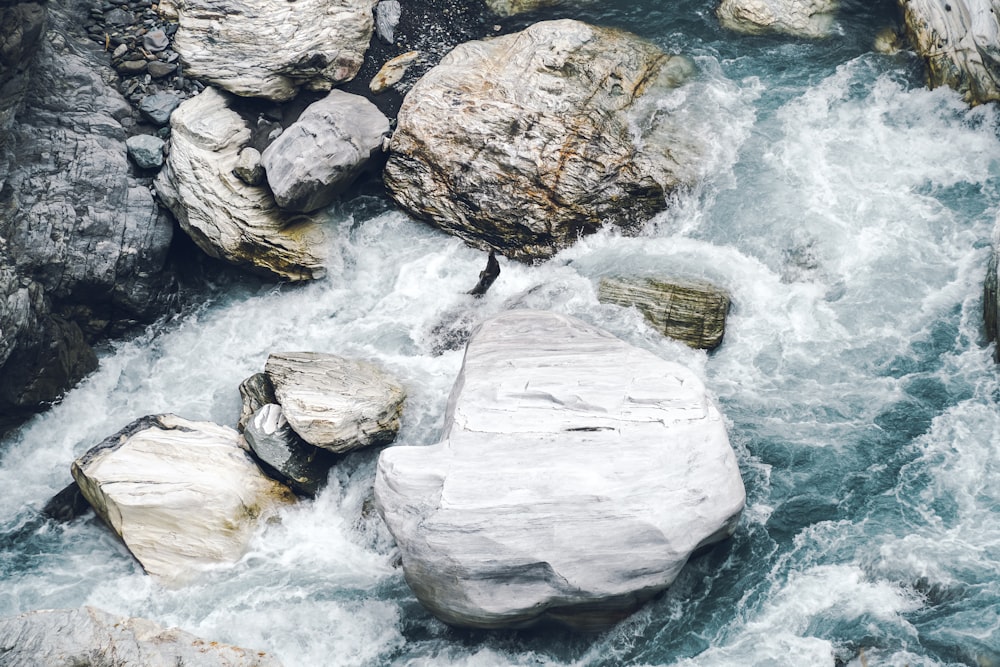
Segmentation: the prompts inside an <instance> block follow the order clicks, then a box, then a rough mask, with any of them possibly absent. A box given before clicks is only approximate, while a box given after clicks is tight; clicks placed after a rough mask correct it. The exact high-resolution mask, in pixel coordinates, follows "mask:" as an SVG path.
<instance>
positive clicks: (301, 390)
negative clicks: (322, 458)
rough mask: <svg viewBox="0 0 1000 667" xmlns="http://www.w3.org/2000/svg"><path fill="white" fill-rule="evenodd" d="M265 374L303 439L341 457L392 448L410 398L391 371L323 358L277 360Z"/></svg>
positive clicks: (283, 355) (292, 355)
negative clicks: (375, 447) (375, 448)
mask: <svg viewBox="0 0 1000 667" xmlns="http://www.w3.org/2000/svg"><path fill="white" fill-rule="evenodd" d="M264 372H265V373H266V374H267V377H268V378H269V379H270V380H271V384H272V385H273V386H274V395H275V396H277V398H278V403H279V404H280V405H281V410H282V412H283V414H284V416H285V419H287V420H288V423H289V424H290V425H291V427H292V429H293V430H294V431H295V432H296V433H298V434H299V436H300V437H301V438H302V439H303V440H305V441H306V442H308V443H309V444H311V445H315V446H316V447H322V448H323V449H328V450H330V451H331V452H335V453H338V454H339V453H344V452H349V451H352V450H355V449H360V448H361V447H368V446H369V445H377V444H386V443H389V442H392V440H393V439H394V438H395V437H396V432H397V431H399V425H400V414H401V413H402V410H403V401H404V399H405V398H406V392H405V391H404V390H403V387H402V385H401V384H399V382H397V381H396V380H395V379H393V378H392V377H390V376H389V375H388V374H387V373H386V372H385V371H383V370H381V369H379V368H377V367H376V366H374V365H372V364H370V363H368V362H366V361H361V360H358V359H345V358H344V357H339V356H337V355H334V354H322V353H319V352H280V353H274V354H271V355H270V356H269V357H268V359H267V363H266V364H265V366H264Z"/></svg>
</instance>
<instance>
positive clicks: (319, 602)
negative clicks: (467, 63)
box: [0, 0, 1000, 667]
mask: <svg viewBox="0 0 1000 667" xmlns="http://www.w3.org/2000/svg"><path fill="white" fill-rule="evenodd" d="M620 4H621V5H622V6H621V7H617V5H615V6H611V7H609V6H608V5H607V4H603V5H602V6H601V8H600V9H599V10H597V9H594V10H589V12H588V13H585V15H584V18H586V19H588V20H591V21H594V22H600V23H606V24H613V25H619V26H623V27H626V28H628V29H630V30H633V31H635V32H637V33H639V34H641V35H642V36H644V37H646V38H649V39H651V40H654V41H656V42H657V43H659V44H661V45H662V46H664V47H665V48H667V49H669V50H673V51H680V52H684V53H688V54H690V55H692V56H693V57H694V59H695V61H696V62H697V64H698V69H699V75H698V79H697V80H696V81H695V82H693V83H692V84H691V85H690V86H689V88H688V90H687V93H686V94H687V96H688V98H687V100H686V105H687V106H685V107H684V108H683V109H681V108H677V109H668V110H667V112H668V113H671V114H674V115H673V116H672V118H673V121H674V123H675V124H677V125H678V126H680V127H683V128H685V129H686V130H687V132H688V133H689V135H690V136H691V137H693V140H694V141H697V142H700V143H702V144H703V145H704V146H705V147H706V148H707V149H708V156H709V157H708V160H707V162H706V164H705V165H704V167H703V178H702V181H701V185H700V186H699V187H698V188H697V189H696V190H695V191H693V192H690V193H685V194H684V195H681V196H679V197H678V198H677V201H676V202H674V206H673V207H672V208H671V210H670V211H669V212H667V213H665V214H662V215H661V216H659V217H658V218H657V219H655V220H653V221H651V223H650V224H649V226H648V228H647V229H646V230H645V233H644V234H642V235H641V236H639V237H636V238H624V237H621V236H618V235H615V234H612V233H601V234H598V235H596V236H594V237H590V238H587V239H585V240H584V241H583V242H581V243H580V244H579V245H577V246H576V247H574V248H572V249H570V250H567V251H565V252H563V253H561V254H560V255H558V256H557V257H556V258H555V259H553V260H551V261H549V262H547V263H545V264H543V265H541V266H536V267H527V266H523V265H518V264H512V263H509V262H503V263H502V271H503V272H502V274H501V276H500V279H499V280H498V281H497V283H496V284H495V285H494V286H493V288H492V290H491V291H490V292H489V293H488V295H487V296H486V297H485V298H483V299H481V300H474V299H472V297H469V296H467V295H465V294H464V292H465V291H466V290H468V289H469V288H471V287H472V285H473V284H474V283H475V279H476V276H477V273H478V271H479V270H480V269H481V268H482V265H483V264H484V261H485V260H484V255H483V254H482V253H480V252H477V251H474V250H471V249H469V248H467V247H465V246H463V245H462V244H461V243H460V242H458V241H456V240H455V239H453V238H450V237H447V236H445V235H443V234H440V233H438V232H436V231H434V230H432V229H430V228H428V227H427V226H424V225H421V224H418V223H415V222H413V221H411V220H409V219H407V218H406V217H405V216H404V215H402V214H400V213H398V212H394V211H392V210H390V209H389V208H388V207H386V206H383V205H381V204H380V203H379V202H377V201H371V200H360V199H359V200H355V201H354V202H352V203H350V204H347V205H341V206H338V207H334V208H333V209H331V211H330V216H331V224H332V227H333V229H334V230H335V239H334V242H333V247H332V256H333V258H334V259H333V261H332V267H331V270H330V276H329V278H327V279H325V280H323V281H320V282H317V283H314V284H310V285H307V286H303V287H291V286H271V285H267V286H265V287H263V288H260V287H258V285H256V284H255V283H252V282H249V281H247V282H240V281H236V282H235V283H233V282H231V283H227V284H226V285H224V286H220V287H218V288H217V289H215V290H212V291H211V293H210V295H209V297H208V298H206V299H205V302H204V303H202V304H200V305H198V306H197V307H191V308H189V309H188V310H186V311H185V312H184V313H183V314H182V315H179V316H177V317H175V318H173V319H171V320H169V321H166V322H163V323H161V324H160V325H158V326H156V327H152V328H150V329H149V330H148V331H147V332H145V333H144V334H143V335H141V336H139V337H137V338H135V339H133V340H129V341H125V342H121V343H118V344H115V345H113V346H111V347H109V348H108V349H107V350H106V351H105V353H104V354H103V355H102V359H101V366H100V369H99V370H98V371H96V372H95V373H94V374H93V375H91V376H90V377H88V378H87V379H86V380H85V381H84V382H83V383H81V384H80V386H79V387H77V388H76V389H74V390H72V391H71V392H69V393H68V394H67V396H66V397H65V399H64V400H63V401H62V402H61V403H60V404H58V405H56V406H54V407H53V408H52V409H51V410H50V411H49V412H47V413H45V414H43V415H41V416H39V417H37V418H36V419H34V420H32V421H31V422H29V423H28V424H27V425H25V426H24V427H23V428H22V429H20V430H19V431H17V432H15V433H13V434H12V435H11V436H9V437H8V438H7V440H6V441H5V442H3V443H0V452H2V453H0V457H2V458H0V488H3V489H4V493H3V494H2V495H0V576H2V582H3V583H2V586H0V615H11V614H16V613H19V612H22V611H27V610H32V609H39V608H54V607H75V606H79V605H82V604H91V605H95V606H98V607H101V608H104V609H107V610H109V611H112V612H115V613H120V614H126V615H134V616H145V617H148V618H152V619H155V620H157V621H159V622H161V623H164V624H168V625H177V626H180V627H182V628H184V629H186V630H189V631H191V632H194V633H197V634H200V635H202V636H204V637H207V638H210V639H215V640H220V641H227V642H231V643H236V644H239V645H243V646H249V647H253V648H260V649H265V650H268V651H271V652H272V653H274V654H275V655H276V656H278V657H279V658H280V659H281V660H282V661H283V662H284V663H285V664H286V665H289V666H291V665H305V666H310V665H388V664H393V665H468V666H470V667H487V666H493V665H580V666H584V665H586V666H591V665H593V666H597V665H619V664H630V665H705V666H709V665H740V666H743V665H832V664H834V663H835V662H850V663H851V664H852V665H864V664H867V665H898V666H900V667H902V666H903V665H910V666H913V667H915V666H919V665H950V664H968V665H1000V521H998V519H1000V463H998V454H1000V410H998V407H997V400H998V395H1000V386H998V382H997V368H996V366H995V365H994V363H993V361H992V359H991V354H992V348H990V347H985V346H984V343H983V340H982V326H981V321H982V316H981V312H982V297H981V292H982V279H983V275H984V271H985V266H986V261H987V255H988V246H989V243H990V239H991V234H992V231H993V227H994V222H995V219H996V217H997V213H998V210H1000V140H998V130H1000V116H998V112H997V109H996V108H995V107H994V106H989V107H980V108H976V109H972V110H969V109H967V108H966V107H965V106H964V105H963V104H962V103H961V101H960V99H959V98H958V96H957V95H956V94H955V93H953V92H951V91H948V90H935V91H930V90H927V89H925V88H924V87H923V85H922V78H921V70H920V63H919V61H918V60H917V59H916V58H915V57H914V56H913V55H912V54H906V53H904V54H900V55H896V56H886V55H879V54H875V53H873V52H872V51H871V46H870V45H871V43H872V38H873V36H874V34H875V32H876V31H877V30H878V29H879V28H881V27H882V26H883V25H885V24H887V23H888V22H889V20H890V19H891V18H892V16H893V14H892V10H891V7H885V8H878V7H876V8H869V7H866V6H862V5H860V4H857V3H855V4H850V3H849V4H848V5H847V6H846V7H845V8H844V11H843V13H842V15H841V17H840V20H839V23H838V28H837V33H836V34H835V35H833V36H832V37H830V38H829V39H826V40H822V41H819V42H802V41H799V40H794V39H788V38H779V37H743V36H738V35H732V34H728V33H725V32H724V31H722V30H721V29H720V28H719V27H718V26H717V25H716V21H715V18H714V16H713V15H712V6H713V4H714V3H710V2H693V1H691V0H684V1H678V2H670V3H665V2H664V3H661V2H658V1H657V0H646V1H645V2H636V3H628V4H627V6H625V5H626V3H620ZM623 272H628V273H631V274H636V273H639V274H654V273H655V274H666V275H687V276H698V277H703V278H706V279H709V280H711V281H713V282H716V283H718V284H720V285H722V286H724V287H726V288H727V289H728V290H729V291H730V292H731V293H732V296H733V302H734V307H733V310H732V312H731V314H730V317H729V321H728V329H727V334H726V339H725V342H724V344H723V346H722V347H721V348H720V349H719V350H718V351H716V352H715V353H713V354H711V355H706V354H705V353H703V352H698V351H692V350H689V349H687V348H685V347H684V346H682V345H680V344H677V343H674V342H671V341H669V340H666V339H663V338H662V337H660V336H659V335H657V334H656V333H654V332H652V331H651V330H650V329H649V328H648V327H647V326H646V325H645V324H644V323H643V321H642V319H641V317H639V316H638V315H637V314H636V313H634V312H632V311H627V310H623V309H620V308H617V307H613V306H606V305H601V304H599V303H598V302H597V300H596V297H595V286H596V281H597V280H598V279H599V278H600V277H601V276H603V275H609V274H621V273H623ZM518 306H520V307H531V308H544V309H552V310H556V311H559V312H564V313H570V314H573V315H576V316H578V317H581V318H583V319H585V320H588V321H590V322H593V323H596V324H598V325H600V326H602V327H604V328H606V329H608V330H610V331H612V332H614V333H615V334H617V335H619V336H620V337H622V338H623V339H625V340H627V341H630V342H632V343H633V344H635V345H639V346H642V347H645V348H647V349H650V350H652V351H653V352H655V353H656V354H658V355H660V356H662V357H665V358H669V359H676V360H679V361H681V362H682V363H685V364H686V365H688V366H690V367H691V368H693V369H694V370H695V371H696V372H697V373H698V374H700V375H701V376H702V377H703V378H704V379H705V381H706V384H707V386H708V387H709V389H710V391H711V392H713V393H714V395H715V397H716V398H717V400H718V402H719V403H720V405H721V406H722V408H723V411H724V412H725V414H726V415H727V418H728V420H729V426H730V434H731V439H732V442H733V445H734V447H735V448H736V450H737V453H738V455H739V460H740V464H741V469H742V472H743V476H744V479H745V481H746V486H747V493H748V504H747V510H746V513H745V515H744V518H743V521H742V523H741V525H740V527H739V529H738V530H737V532H736V534H735V536H734V537H733V539H732V540H730V541H729V542H728V543H726V544H724V545H723V546H721V547H718V548H716V549H714V550H712V551H709V552H708V553H706V554H704V555H701V556H699V557H698V558H696V559H694V560H693V561H692V562H691V563H689V565H688V567H687V568H686V569H685V571H684V572H683V573H682V575H681V577H680V578H679V579H678V580H677V582H676V583H675V584H674V586H673V587H672V588H671V589H670V590H669V591H668V592H667V593H666V594H664V595H662V596H660V597H659V598H657V599H656V600H654V601H653V602H651V603H650V604H649V605H647V606H646V607H645V608H643V609H642V610H641V611H639V612H638V613H636V614H635V615H633V616H632V617H631V618H629V619H627V620H626V621H624V622H622V623H621V624H620V625H618V626H617V627H615V628H613V629H612V630H610V631H608V632H605V633H602V634H597V635H574V634H570V633H558V632H557V633H552V632H548V633H514V632H509V633H508V632H499V633H479V632H463V631H457V630H453V629H450V628H447V627H446V626H444V625H442V624H440V623H439V622H437V621H436V620H434V619H433V618H432V617H430V616H429V615H428V614H427V613H426V612H425V611H424V610H423V609H422V608H421V607H420V605H419V604H418V603H417V602H416V600H415V599H414V598H413V596H412V594H411V593H410V592H409V590H408V588H407V587H406V584H405V583H404V581H403V577H402V574H401V571H400V570H399V569H398V568H397V567H395V566H394V561H395V559H396V552H395V550H394V547H393V544H392V540H391V538H390V537H389V536H388V534H387V532H386V531H385V529H384V527H383V526H382V525H381V521H380V519H378V517H377V515H375V514H374V513H373V512H371V511H370V507H368V505H367V503H366V501H368V500H369V498H370V495H371V484H372V479H373V476H374V462H375V458H376V455H377V454H376V453H375V452H365V453H358V454H354V455H352V456H350V457H348V458H347V459H346V460H345V461H344V462H343V463H342V464H341V465H339V466H338V467H337V468H336V469H335V471H334V472H333V473H332V475H331V479H330V483H329V486H328V487H327V489H326V490H325V491H324V492H323V493H322V494H321V495H320V497H319V498H317V499H316V500H315V501H312V502H303V503H300V504H299V505H297V506H296V507H294V508H292V509H289V510H287V511H286V512H285V513H284V515H283V520H282V521H281V523H280V524H277V525H272V526H269V527H268V528H266V529H265V530H264V531H263V532H261V533H260V535H259V536H258V538H257V539H256V540H255V542H254V543H253V545H252V548H251V550H250V552H249V553H248V554H247V555H246V557H245V558H243V559H242V560H241V561H240V562H239V563H237V564H236V565H235V566H233V567H226V568H219V569H218V570H217V571H213V572H212V573H210V574H209V575H207V576H206V577H204V578H203V579H201V580H199V581H198V583H195V584H193V585H191V586H188V587H186V588H183V589H181V590H168V589H164V588H162V587H160V586H159V585H157V584H156V583H154V582H153V581H152V580H151V579H150V578H149V577H147V576H145V575H144V574H143V573H142V570H141V568H140V567H139V566H138V565H137V564H136V563H135V562H134V561H133V560H132V559H131V557H130V556H129V555H128V553H127V552H126V551H125V549H124V548H123V547H122V546H121V545H120V544H119V543H118V542H117V541H116V540H115V539H113V538H112V537H111V536H110V535H109V533H108V532H107V531H106V530H105V529H104V528H103V527H102V526H101V525H100V524H99V523H98V522H97V521H96V520H94V519H93V518H88V519H81V520H78V521H76V522H73V523H71V524H69V525H54V524H52V523H48V522H45V521H43V520H41V519H40V518H39V517H38V510H39V508H40V507H41V506H42V505H44V503H45V502H46V500H47V499H48V498H49V497H51V495H52V494H53V493H55V492H56V491H58V490H59V489H60V488H61V487H62V486H63V485H65V484H66V483H67V482H68V481H69V464H70V462H71V461H72V460H73V458H74V457H75V456H77V455H79V454H80V453H82V452H83V451H85V450H86V449H88V448H89V447H91V446H92V445H93V444H95V443H96V442H98V441H99V440H101V439H102V438H104V437H105V436H107V435H109V434H111V433H113V432H115V431H117V430H118V429H119V428H121V427H122V426H123V425H125V424H126V423H128V422H129V421H131V420H133V419H135V418H136V417H139V416H142V415H145V414H151V413H157V412H174V413H177V414H180V415H182V416H184V417H187V418H191V419H208V420H212V421H216V422H219V423H223V424H234V423H235V420H236V418H237V416H238V414H239V397H238V394H237V391H236V387H237V385H238V384H239V382H240V381H241V380H242V379H243V378H245V377H246V376H248V375H250V374H252V373H254V372H257V371H259V370H261V369H262V368H263V364H264V361H265V359H266V357H267V354H268V353H269V352H270V351H276V350H317V351H324V352H333V353H337V354H342V355H348V356H358V357H363V358H368V359H373V360H377V361H378V362H379V363H381V364H382V365H384V366H385V367H386V368H388V369H389V370H390V371H391V372H393V373H394V374H395V375H397V376H398V377H399V378H400V379H401V380H402V381H403V382H404V383H405V384H406V386H407V389H408V391H409V398H408V402H407V407H406V412H405V424H404V427H403V430H402V431H401V433H400V436H399V439H398V441H397V443H398V444H400V445H421V444H428V443H432V442H434V441H436V439H437V436H438V434H439V432H440V429H441V426H442V417H443V411H444V405H445V401H446V398H447V395H448V392H449V391H450V387H451V384H452V382H453V380H454V378H455V376H456V374H457V372H458V369H459V366H460V364H461V354H462V352H461V349H447V348H449V347H451V348H454V347H455V346H454V345H453V344H452V341H453V340H454V339H455V338H456V337H460V335H461V332H462V331H463V330H467V329H468V328H469V327H471V326H473V325H474V323H475V322H477V321H478V320H480V319H482V318H483V317H486V316H488V315H490V314H493V313H496V312H500V311H502V310H504V309H508V308H512V307H518Z"/></svg>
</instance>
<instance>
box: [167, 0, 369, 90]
mask: <svg viewBox="0 0 1000 667" xmlns="http://www.w3.org/2000/svg"><path fill="white" fill-rule="evenodd" d="M160 6H161V10H162V11H164V12H165V13H166V14H167V15H168V16H169V15H175V16H176V17H177V21H178V23H179V27H178V29H177V33H176V35H174V50H176V51H177V53H179V54H180V56H181V59H182V60H183V62H184V66H185V74H186V75H187V76H191V77H195V78H198V79H202V80H204V81H208V82H211V83H212V84H214V85H216V86H218V87H219V88H222V89H224V90H228V91H229V92H231V93H235V94H237V95H241V96H244V97H263V98H266V99H270V100H288V99H291V98H292V97H294V96H295V95H296V93H297V92H298V91H299V89H300V88H305V89H307V90H330V89H331V88H332V87H333V86H335V85H337V84H338V83H341V82H343V81H347V80H349V79H351V78H353V77H354V75H355V74H357V71H358V69H359V68H360V67H361V64H362V62H363V61H364V56H365V51H366V50H367V49H368V43H369V42H370V41H371V37H372V29H373V24H374V18H373V15H372V11H373V8H374V6H375V0H296V1H295V2H281V3H275V2H270V1H269V0H170V1H165V2H162V3H161V4H160Z"/></svg>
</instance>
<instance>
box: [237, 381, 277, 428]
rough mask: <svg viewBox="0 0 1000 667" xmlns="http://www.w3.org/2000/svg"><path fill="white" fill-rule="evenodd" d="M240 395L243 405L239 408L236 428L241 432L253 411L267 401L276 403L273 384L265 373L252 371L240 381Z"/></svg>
mask: <svg viewBox="0 0 1000 667" xmlns="http://www.w3.org/2000/svg"><path fill="white" fill-rule="evenodd" d="M240 397H241V398H242V399H243V405H242V407H241V408H240V422H239V424H238V425H237V427H236V428H237V429H238V430H239V432H240V433H242V432H243V431H244V430H245V429H246V426H247V423H249V421H250V420H251V419H252V418H253V415H254V413H255V412H257V411H258V410H260V409H261V408H262V407H264V406H265V405H268V404H269V403H277V402H278V399H277V398H276V397H275V395H274V386H273V385H272V384H271V381H270V380H269V379H268V378H267V373H254V374H253V375H251V376H250V377H248V378H247V379H246V380H244V381H243V382H241V383H240Z"/></svg>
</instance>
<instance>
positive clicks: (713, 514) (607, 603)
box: [375, 311, 745, 629]
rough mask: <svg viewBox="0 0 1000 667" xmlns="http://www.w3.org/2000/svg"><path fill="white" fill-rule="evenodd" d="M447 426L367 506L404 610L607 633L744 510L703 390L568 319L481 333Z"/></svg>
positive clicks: (520, 316) (507, 321)
mask: <svg viewBox="0 0 1000 667" xmlns="http://www.w3.org/2000/svg"><path fill="white" fill-rule="evenodd" d="M445 429H446V433H445V436H444V440H443V441H442V442H440V443H438V444H436V445H431V446H426V447H389V448H387V449H386V450H384V451H383V452H382V453H381V455H380V457H379V461H378V470H377V473H376V478H375V500H376V503H377V506H378V508H379V511H380V512H381V514H382V516H383V518H384V519H385V521H386V523H387V525H388V527H389V530H390V531H391V532H392V534H393V535H394V537H395V538H396V541H397V543H398V545H399V548H400V551H401V552H402V558H403V569H404V573H405V575H406V580H407V582H408V583H409V584H410V586H411V588H412V589H413V591H414V593H415V594H416V596H417V598H418V599H420V601H421V602H422V603H423V604H424V605H426V606H427V607H428V608H429V609H430V610H431V611H432V612H433V613H434V614H436V615H437V616H439V617H440V618H441V619H443V620H444V621H446V622H448V623H452V624H455V625H462V626H472V627H480V628H497V627H524V626H529V625H531V624H533V623H535V622H538V621H540V620H544V619H555V620H560V621H562V622H565V623H568V624H569V625H571V626H574V627H580V628H586V629H596V628H600V627H604V626H606V625H607V624H609V623H613V622H616V621H617V620H619V619H620V618H622V617H623V616H624V615H625V614H627V613H629V612H631V611H632V610H634V609H635V608H636V607H637V606H638V605H640V604H641V603H642V602H644V601H645V600H647V599H649V598H650V597H651V596H653V595H655V594H656V593H657V592H658V591H661V590H663V589H664V588H666V587H667V586H669V585H670V583H671V582H672V581H673V580H674V578H675V577H676V576H677V574H678V573H679V571H680V570H681V568H682V567H683V565H684V563H685V562H686V561H687V559H688V557H689V556H690V554H691V553H692V552H693V551H695V550H696V549H698V548H699V547H701V546H703V545H706V544H710V543H712V542H715V541H717V540H719V539H722V538H724V537H726V536H728V535H730V534H731V533H732V532H733V530H734V529H735V526H736V524H737V522H738V520H739V517H740V514H741V512H742V510H743V506H744V502H745V492H744V488H743V482H742V479H741V477H740V472H739V467H738V465H737V461H736V457H735V454H734V452H733V450H732V448H731V447H730V445H729V440H728V436H727V434H726V429H725V425H724V422H723V418H722V416H721V414H720V413H719V411H718V409H717V408H716V407H715V405H714V404H713V403H712V401H711V400H710V399H709V397H708V396H707V395H706V392H705V388H704V386H703V385H702V383H701V382H700V381H699V379H698V378H697V377H696V376H695V375H694V374H693V373H692V372H691V371H690V370H688V369H687V368H684V367H683V366H680V365H678V364H676V363H672V362H668V361H664V360H663V359H660V358H659V357H656V356H655V355H653V354H651V353H649V352H646V351H644V350H641V349H638V348H635V347H633V346H631V345H628V344H626V343H625V342H623V341H621V340H619V339H617V338H615V337H614V336H612V335H610V334H608V333H607V332H604V331H602V330H599V329H597V328H595V327H592V326H590V325H588V324H586V323H584V322H582V321H580V320H577V319H575V318H571V317H568V316H564V315H559V314H555V313H550V312H539V311H511V312H507V313H503V314H501V315H499V316H497V317H495V318H493V319H491V320H488V321H486V322H484V323H483V324H482V325H481V327H480V329H479V330H478V331H477V332H476V333H475V334H474V335H473V338H472V340H471V341H470V342H469V345H468V347H467V349H466V353H465V361H464V364H463V366H462V370H461V372H460V374H459V377H458V379H457V381H456V382H455V387H454V390H453V392H452V396H451V399H450V402H449V406H448V412H447V416H446V423H445Z"/></svg>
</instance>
